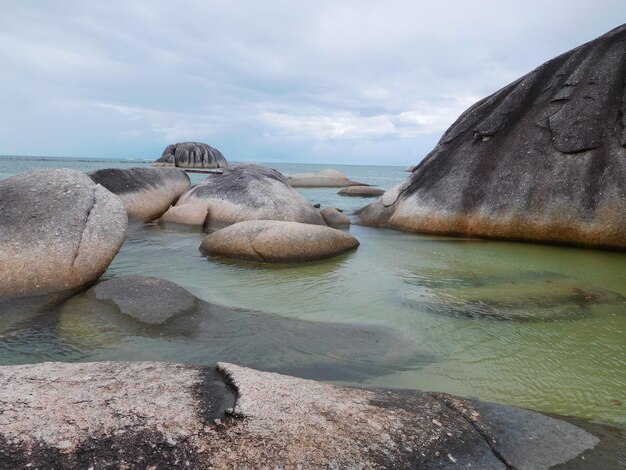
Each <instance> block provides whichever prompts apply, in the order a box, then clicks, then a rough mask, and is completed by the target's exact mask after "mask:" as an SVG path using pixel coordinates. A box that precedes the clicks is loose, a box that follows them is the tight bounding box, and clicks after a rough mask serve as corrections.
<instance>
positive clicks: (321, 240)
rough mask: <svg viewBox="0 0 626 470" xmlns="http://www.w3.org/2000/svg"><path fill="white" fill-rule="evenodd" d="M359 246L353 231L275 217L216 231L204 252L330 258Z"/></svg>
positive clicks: (284, 259)
mask: <svg viewBox="0 0 626 470" xmlns="http://www.w3.org/2000/svg"><path fill="white" fill-rule="evenodd" d="M358 246H359V241H358V240H357V239H356V238H354V237H353V236H352V235H350V234H348V233H345V232H342V231H340V230H336V229H334V228H330V227H321V226H319V225H310V224H301V223H297V222H283V221H273V220H251V221H248V222H239V223H237V224H234V225H231V226H230V227H226V228H223V229H221V230H218V231H217V232H214V233H212V234H211V235H209V236H208V237H206V238H205V239H204V241H203V242H202V245H201V246H200V251H201V252H202V253H203V254H206V255H211V256H222V257H226V258H239V259H248V260H253V261H265V262H272V263H292V262H301V261H314V260H319V259H324V258H330V257H332V256H336V255H339V254H342V253H345V252H347V251H351V250H354V249H355V248H356V247H358Z"/></svg>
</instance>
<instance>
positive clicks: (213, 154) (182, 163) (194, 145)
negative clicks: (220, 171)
mask: <svg viewBox="0 0 626 470" xmlns="http://www.w3.org/2000/svg"><path fill="white" fill-rule="evenodd" d="M155 165H157V166H160V165H173V166H178V167H182V168H224V167H227V166H228V162H227V161H226V158H224V155H222V152H220V151H219V150H217V149H216V148H213V147H211V146H210V145H207V144H204V143H202V142H181V143H178V144H171V145H168V146H167V147H165V150H163V155H162V156H161V158H159V159H158V160H157V161H156V162H155Z"/></svg>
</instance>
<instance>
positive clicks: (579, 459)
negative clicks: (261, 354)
mask: <svg viewBox="0 0 626 470" xmlns="http://www.w3.org/2000/svg"><path fill="white" fill-rule="evenodd" d="M0 378H1V379H2V381H3V383H10V384H11V387H2V389H0V404H1V405H0V411H1V412H2V415H1V416H2V419H0V464H1V465H2V468H6V469H13V468H26V467H33V468H87V467H90V466H91V467H94V468H108V467H114V468H118V467H124V468H125V467H133V468H134V467H140V468H144V467H146V466H150V465H154V466H155V467H158V468H161V467H164V468H165V467H167V468H259V467H265V466H267V465H268V464H271V465H272V466H277V467H281V468H296V467H299V466H302V467H303V468H424V469H435V468H469V467H471V468H480V469H507V468H520V469H526V468H533V469H547V468H550V467H552V466H554V465H561V467H560V468H580V465H583V466H584V464H585V463H590V464H591V466H592V467H593V463H598V462H600V463H601V464H602V468H619V467H620V464H621V463H623V462H620V458H621V457H620V456H619V449H617V447H618V446H619V443H617V444H618V445H616V439H615V438H613V439H611V436H610V435H609V436H607V435H601V436H600V437H601V439H599V438H598V437H596V436H595V435H594V434H592V433H594V432H595V430H590V431H591V432H590V431H587V430H585V429H583V428H581V427H580V426H578V425H574V424H571V423H569V422H566V421H562V420H560V419H555V418H550V417H548V416H545V415H542V414H539V413H535V412H531V411H526V410H522V409H519V408H515V407H510V406H502V405H494V404H489V403H484V402H477V401H474V400H464V399H462V398H457V397H452V396H449V395H444V394H438V393H421V392H416V391H401V390H380V389H378V390H371V389H354V388H347V387H340V386H337V385H331V384H324V383H319V382H314V381H311V380H303V379H297V378H293V377H288V376H284V375H279V374H274V373H268V372H259V371H256V370H252V369H246V368H243V367H239V366H236V365H233V364H225V363H220V364H218V365H217V368H216V369H214V368H205V367H194V366H186V365H177V364H168V363H160V362H134V363H133V362H130V363H124V362H100V363H85V364H63V363H45V364H29V365H23V366H9V367H1V368H0ZM24 416H28V419H23V418H24ZM580 424H581V425H584V423H580ZM598 434H599V433H598ZM596 468H597V467H596Z"/></svg>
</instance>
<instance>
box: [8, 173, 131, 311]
mask: <svg viewBox="0 0 626 470" xmlns="http://www.w3.org/2000/svg"><path fill="white" fill-rule="evenodd" d="M126 227H127V216H126V211H125V210H124V207H123V206H122V202H121V201H120V199H119V198H118V197H117V196H115V195H114V194H112V193H111V192H109V191H108V190H107V189H105V188H103V187H102V186H100V185H99V184H96V183H94V182H93V181H92V180H91V178H89V176H87V175H86V174H85V173H82V172H80V171H76V170H69V169H57V170H32V171H26V172H24V173H21V174H19V175H17V176H13V177H11V178H8V179H5V180H1V181H0V303H3V302H7V303H8V300H7V299H13V301H14V302H17V303H20V304H28V303H30V300H29V299H30V298H33V297H38V298H41V299H42V300H45V301H47V300H48V299H49V300H55V299H58V298H62V297H63V296H66V295H68V294H70V293H72V292H75V291H78V290H80V289H82V288H84V287H85V286H87V285H89V284H91V283H93V282H94V281H95V280H96V279H97V278H98V277H99V276H100V275H101V274H102V273H103V272H104V271H105V270H106V269H107V267H108V265H109V263H110V262H111V261H112V260H113V257H114V256H115V255H116V254H117V252H118V250H119V249H120V247H121V246H122V243H123V242H124V239H125V237H126Z"/></svg>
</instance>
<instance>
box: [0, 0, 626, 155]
mask: <svg viewBox="0 0 626 470" xmlns="http://www.w3.org/2000/svg"><path fill="white" fill-rule="evenodd" d="M0 8H1V9H0V63H1V64H2V66H1V68H0V154H11V155H54V156H83V157H111V158H138V157H139V158H153V157H154V158H156V157H158V156H160V154H161V152H162V150H163V148H164V147H165V145H167V144H168V143H172V142H180V141H186V140H198V141H204V142H207V143H209V144H211V145H213V146H215V147H217V148H219V149H220V150H222V151H223V152H224V154H225V155H226V156H227V157H228V158H230V159H232V160H250V161H274V162H276V161H307V162H319V163H354V164H365V163H367V164H398V165H404V164H409V163H416V162H418V161H419V160H421V158H422V157H423V156H424V155H425V154H426V153H427V152H428V151H429V150H430V149H431V148H432V147H433V146H434V144H435V143H436V141H437V140H438V139H439V137H440V135H441V133H442V132H443V131H444V130H445V129H446V128H447V127H448V126H449V125H450V124H451V123H452V122H453V121H454V119H455V118H456V117H457V116H458V115H459V114H460V113H461V112H462V111H463V110H464V109H466V108H467V107H468V106H469V105H470V104H472V103H473V102H475V101H476V100H478V99H480V98H482V97H483V96H486V95H488V94H490V93H492V92H494V91H495V90H497V89H498V88H500V87H502V86H504V85H506V84H507V83H509V82H511V81H512V80H514V79H516V78H517V77H519V76H520V75H523V74H525V73H527V72H528V71H530V70H531V69H533V68H534V67H536V66H537V65H539V64H540V63H542V62H544V61H545V60H547V59H550V58H551V57H553V56H555V55H558V54H559V53H561V52H565V51H566V50H568V49H571V48H573V47H575V46H577V45H579V44H581V43H583V42H586V41H588V40H591V39H593V38H594V37H596V36H599V35H601V34H603V33H604V32H606V31H608V30H609V29H612V28H614V27H616V26H618V25H619V24H621V23H622V22H623V21H624V19H625V18H624V17H623V16H624V15H623V13H624V3H623V0H615V1H612V0H593V1H591V0H587V1H577V0H570V1H554V0H552V1H546V0H540V1H535V0H526V1H523V2H521V1H505V0H501V1H497V2H496V1H479V0H473V1H471V2H469V1H445V0H439V1H437V2H419V1H417V0H413V1H392V0H386V1H384V2H383V1H371V2H370V1H364V0H363V1H353V2H350V1H343V2H342V1H338V0H336V1H323V0H315V1H308V2H299V1H293V0H292V1H268V0H264V1H253V0H250V1H237V0H229V1H210V0H197V1H194V0H185V1H178V0H177V1H173V0H163V1H161V0H151V1H145V2H140V1H133V2H130V1H127V0H121V1H117V0H107V1H87V0H76V1H72V0H52V1H45V0H29V1H25V0H0Z"/></svg>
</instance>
